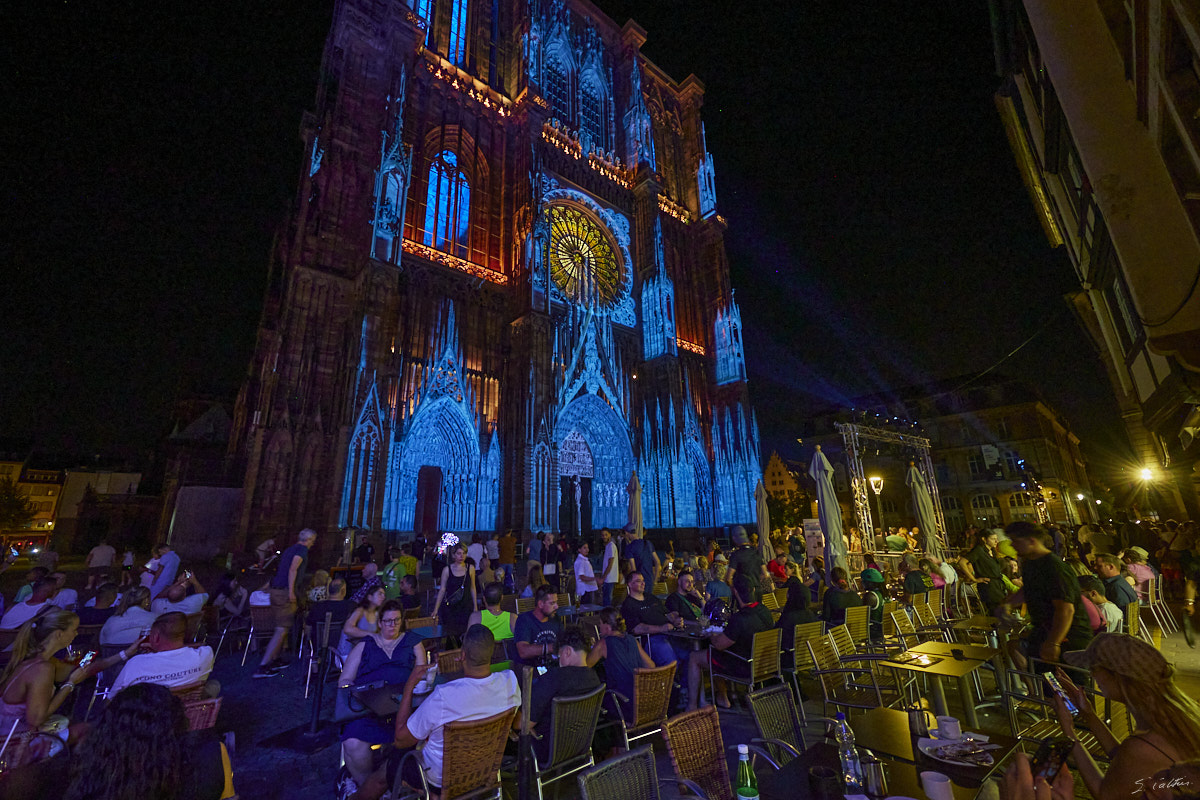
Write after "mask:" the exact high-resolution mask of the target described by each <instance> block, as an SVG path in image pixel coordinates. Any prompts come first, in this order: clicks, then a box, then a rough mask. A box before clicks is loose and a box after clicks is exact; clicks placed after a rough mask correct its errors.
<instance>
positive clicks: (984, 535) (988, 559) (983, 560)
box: [967, 529, 1008, 616]
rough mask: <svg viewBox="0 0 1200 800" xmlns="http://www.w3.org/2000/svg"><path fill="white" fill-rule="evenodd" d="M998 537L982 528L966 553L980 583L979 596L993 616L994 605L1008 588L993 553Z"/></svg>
mask: <svg viewBox="0 0 1200 800" xmlns="http://www.w3.org/2000/svg"><path fill="white" fill-rule="evenodd" d="M998 539H999V537H997V536H996V534H995V532H994V531H989V530H986V529H985V530H982V531H980V532H979V537H978V539H977V540H976V542H977V543H976V545H975V547H974V548H972V550H971V552H969V553H967V561H969V562H971V569H972V570H974V572H975V579H976V580H977V581H979V584H980V588H979V597H980V599H981V600H983V604H984V605H985V606H987V610H988V613H989V614H991V615H992V616H995V613H996V606H998V605H1000V603H1002V602H1004V598H1005V597H1008V590H1007V589H1006V588H1005V587H1004V568H1003V567H1001V566H1000V562H999V561H997V560H996V556H995V555H994V554H993V550H994V549H995V547H996V542H997V541H998Z"/></svg>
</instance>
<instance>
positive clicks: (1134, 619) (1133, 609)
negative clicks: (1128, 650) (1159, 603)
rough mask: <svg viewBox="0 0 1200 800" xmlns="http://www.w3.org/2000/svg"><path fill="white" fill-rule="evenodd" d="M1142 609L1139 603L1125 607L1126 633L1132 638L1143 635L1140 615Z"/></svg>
mask: <svg viewBox="0 0 1200 800" xmlns="http://www.w3.org/2000/svg"><path fill="white" fill-rule="evenodd" d="M1140 610H1141V609H1140V607H1139V606H1138V604H1137V603H1130V604H1129V605H1127V606H1125V632H1126V633H1128V634H1129V635H1130V636H1138V635H1140V634H1141V621H1142V619H1141V616H1140V614H1139V613H1138V612H1139V611H1140Z"/></svg>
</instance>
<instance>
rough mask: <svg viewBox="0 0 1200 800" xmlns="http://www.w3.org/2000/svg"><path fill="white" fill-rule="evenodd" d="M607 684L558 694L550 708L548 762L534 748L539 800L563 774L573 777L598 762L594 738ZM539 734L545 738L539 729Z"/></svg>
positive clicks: (535, 777) (535, 778) (563, 776)
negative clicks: (570, 694) (579, 692)
mask: <svg viewBox="0 0 1200 800" xmlns="http://www.w3.org/2000/svg"><path fill="white" fill-rule="evenodd" d="M604 692H605V687H604V684H601V685H600V686H598V687H596V689H595V690H593V691H591V692H589V693H588V694H585V695H580V696H578V697H555V698H554V700H553V701H551V703H552V710H551V712H550V714H551V715H550V733H549V734H547V735H548V736H549V737H550V751H549V757H548V760H547V761H546V763H545V764H543V763H541V759H539V758H538V757H537V750H536V748H535V750H534V766H535V767H536V768H537V774H536V775H535V776H534V780H535V782H536V784H537V796H538V798H539V800H541V798H542V797H543V796H544V792H543V789H544V788H545V787H546V786H548V785H550V784H552V783H554V782H556V781H560V780H562V779H563V778H569V777H570V776H572V775H574V774H575V773H577V772H579V771H580V770H585V769H588V768H589V767H591V766H594V765H595V763H596V759H595V757H594V756H593V755H592V738H593V737H594V736H595V734H596V722H597V721H598V720H599V719H600V704H601V703H602V702H603V700H604ZM534 736H535V737H537V738H539V739H540V738H542V737H541V736H540V735H538V734H537V733H535V734H534Z"/></svg>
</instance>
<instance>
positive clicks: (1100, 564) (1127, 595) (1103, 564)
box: [1096, 553, 1138, 614]
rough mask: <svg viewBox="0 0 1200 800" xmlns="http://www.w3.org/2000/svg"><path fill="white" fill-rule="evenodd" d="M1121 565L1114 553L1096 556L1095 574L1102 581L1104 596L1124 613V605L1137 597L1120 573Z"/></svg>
mask: <svg viewBox="0 0 1200 800" xmlns="http://www.w3.org/2000/svg"><path fill="white" fill-rule="evenodd" d="M1121 567H1122V564H1121V559H1119V558H1117V557H1116V556H1114V555H1108V554H1107V553H1102V554H1100V555H1098V556H1096V574H1097V575H1099V576H1100V579H1101V580H1102V581H1104V596H1105V597H1107V598H1108V599H1109V600H1111V601H1112V602H1114V603H1116V605H1117V608H1119V609H1120V610H1121V613H1122V614H1124V613H1125V606H1127V605H1129V604H1130V603H1136V602H1137V601H1138V598H1137V590H1136V589H1134V588H1133V586H1132V585H1130V583H1129V581H1127V580H1125V576H1124V575H1122V574H1121Z"/></svg>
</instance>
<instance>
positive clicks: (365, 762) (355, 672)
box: [338, 589, 426, 785]
mask: <svg viewBox="0 0 1200 800" xmlns="http://www.w3.org/2000/svg"><path fill="white" fill-rule="evenodd" d="M380 591H382V589H381V590H380ZM403 626H404V606H402V605H401V604H400V601H399V600H388V601H387V602H386V603H384V604H383V607H382V608H380V609H379V632H378V633H368V634H366V635H364V636H363V637H361V641H359V642H358V644H356V645H354V649H353V650H351V651H350V655H349V656H347V658H346V665H345V666H344V667H343V668H342V674H341V676H340V677H339V678H338V685H339V686H353V685H355V684H362V683H373V682H375V681H383V682H384V683H387V684H403V683H404V682H405V681H407V680H408V676H409V674H410V673H412V671H413V667H414V666H416V665H417V664H424V663H425V662H426V654H425V646H424V645H423V644H422V643H421V642H422V638H421V637H420V636H419V635H417V634H415V633H411V632H410V633H405V634H404V635H403V636H401V629H402V628H403ZM394 738H395V730H394V726H393V725H392V724H391V723H390V722H387V721H384V720H381V719H379V718H378V717H374V716H370V717H363V718H362V719H356V720H351V721H350V722H348V723H346V726H345V728H343V729H342V745H343V749H344V750H345V753H346V769H347V770H348V771H349V772H350V777H351V778H353V779H354V782H355V783H356V784H359V785H361V784H362V783H363V781H365V780H366V778H367V776H368V775H370V774H371V772H372V771H374V769H375V765H374V764H373V763H372V758H371V746H372V745H380V744H383V745H386V744H391V743H392V740H393V739H394Z"/></svg>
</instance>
